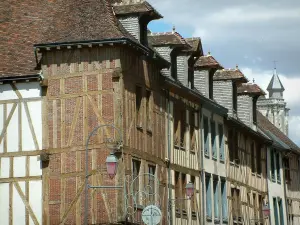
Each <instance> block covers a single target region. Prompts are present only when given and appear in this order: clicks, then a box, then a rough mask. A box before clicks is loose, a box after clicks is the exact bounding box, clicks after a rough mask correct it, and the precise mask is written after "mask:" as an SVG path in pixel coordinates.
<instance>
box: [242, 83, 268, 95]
mask: <svg viewBox="0 0 300 225" xmlns="http://www.w3.org/2000/svg"><path fill="white" fill-rule="evenodd" d="M237 93H238V94H241V95H242V94H253V95H265V94H266V93H265V92H264V91H263V90H262V89H261V88H260V87H259V86H258V85H257V84H252V83H242V84H240V85H239V86H238V87H237Z"/></svg>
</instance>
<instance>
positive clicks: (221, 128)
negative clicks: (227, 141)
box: [218, 124, 225, 161]
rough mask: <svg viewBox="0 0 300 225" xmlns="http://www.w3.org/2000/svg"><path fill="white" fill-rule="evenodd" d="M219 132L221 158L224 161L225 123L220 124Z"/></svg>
mask: <svg viewBox="0 0 300 225" xmlns="http://www.w3.org/2000/svg"><path fill="white" fill-rule="evenodd" d="M218 132H219V151H220V153H219V154H220V160H221V161H224V159H225V152H224V132H223V125H222V124H219V125H218Z"/></svg>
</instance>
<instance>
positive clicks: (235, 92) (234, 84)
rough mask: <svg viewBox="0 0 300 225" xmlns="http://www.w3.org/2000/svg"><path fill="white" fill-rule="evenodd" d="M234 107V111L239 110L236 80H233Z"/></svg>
mask: <svg viewBox="0 0 300 225" xmlns="http://www.w3.org/2000/svg"><path fill="white" fill-rule="evenodd" d="M232 108H233V111H234V112H237V86H236V83H235V82H232Z"/></svg>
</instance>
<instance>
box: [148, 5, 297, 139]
mask: <svg viewBox="0 0 300 225" xmlns="http://www.w3.org/2000/svg"><path fill="white" fill-rule="evenodd" d="M148 2H149V3H150V4H151V5H152V6H154V7H155V9H156V10H157V11H158V12H159V13H161V14H162V15H163V16H164V18H163V19H160V20H157V21H153V22H151V23H150V24H149V28H150V30H151V31H152V32H166V31H172V28H173V26H175V29H176V31H177V32H178V33H180V34H181V35H182V36H184V37H200V38H201V40H202V45H203V49H204V53H205V54H207V52H209V51H210V52H211V54H212V55H213V56H214V57H215V58H216V59H217V60H218V61H219V62H220V63H221V64H222V65H223V66H224V67H225V68H234V67H235V66H236V65H238V66H239V68H240V70H241V71H242V72H243V73H244V74H245V75H246V77H247V78H248V79H249V80H251V81H252V80H253V79H254V80H255V83H256V84H258V85H259V86H260V87H261V88H263V89H266V88H267V86H268V83H269V81H270V80H271V77H272V74H273V70H274V61H276V67H277V73H278V74H279V77H280V79H281V82H282V84H283V86H284V87H285V92H284V98H285V100H286V102H287V107H288V108H290V113H289V137H290V138H291V139H292V140H293V141H294V142H295V143H296V144H298V145H300V1H298V0H284V1H283V0H275V1H274V0H273V1H271V0H263V1H246V0H231V1H224V0H214V1H207V0H206V1H204V0H184V1H182V0H148Z"/></svg>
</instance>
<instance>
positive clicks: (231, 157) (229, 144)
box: [228, 129, 235, 162]
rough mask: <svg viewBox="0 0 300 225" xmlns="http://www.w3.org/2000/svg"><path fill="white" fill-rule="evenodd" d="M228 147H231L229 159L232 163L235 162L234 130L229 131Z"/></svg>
mask: <svg viewBox="0 0 300 225" xmlns="http://www.w3.org/2000/svg"><path fill="white" fill-rule="evenodd" d="M228 147H229V159H230V161H231V162H233V161H234V159H235V156H234V149H233V130H231V129H230V130H229V131H228Z"/></svg>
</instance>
